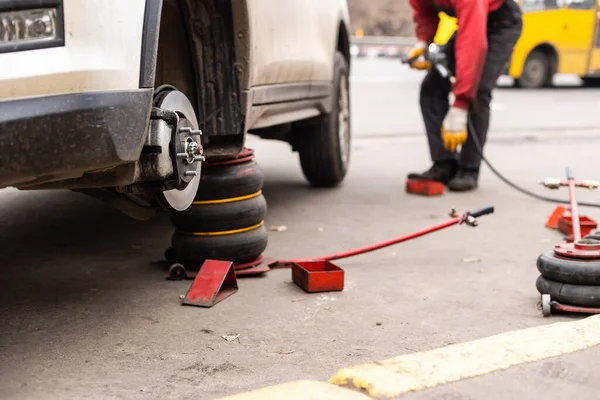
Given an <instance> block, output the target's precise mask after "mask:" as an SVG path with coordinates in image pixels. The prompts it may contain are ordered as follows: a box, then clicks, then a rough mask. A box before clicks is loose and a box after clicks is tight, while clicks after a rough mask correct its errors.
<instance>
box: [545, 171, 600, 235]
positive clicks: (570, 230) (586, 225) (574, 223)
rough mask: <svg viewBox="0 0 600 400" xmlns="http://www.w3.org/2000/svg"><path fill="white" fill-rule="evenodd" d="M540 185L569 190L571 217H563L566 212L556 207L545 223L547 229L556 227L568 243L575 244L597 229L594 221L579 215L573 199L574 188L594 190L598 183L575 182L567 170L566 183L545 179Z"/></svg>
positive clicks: (588, 181)
mask: <svg viewBox="0 0 600 400" xmlns="http://www.w3.org/2000/svg"><path fill="white" fill-rule="evenodd" d="M541 183H542V185H544V186H545V187H546V188H548V189H559V188H560V187H564V186H566V187H568V188H569V203H570V208H569V211H570V213H571V216H570V217H567V216H565V215H564V212H565V211H566V209H565V207H564V206H557V207H556V209H555V210H554V212H553V213H552V215H551V216H550V218H549V219H548V221H547V222H546V226H547V227H549V228H552V229H554V228H556V227H558V229H559V230H560V231H561V232H562V233H564V234H565V235H568V236H569V237H568V241H569V242H576V241H578V240H580V239H581V238H582V236H585V235H587V234H588V233H589V232H590V231H592V230H593V229H595V228H596V227H597V224H596V222H595V221H594V220H592V219H590V218H588V217H586V216H580V215H579V207H578V204H577V200H576V197H575V188H577V187H580V188H587V189H590V190H594V189H597V188H598V185H599V182H598V181H590V180H585V181H582V182H577V181H575V177H574V176H573V172H572V171H571V169H570V168H567V180H566V181H563V180H561V179H545V180H544V181H543V182H541ZM582 228H583V229H582Z"/></svg>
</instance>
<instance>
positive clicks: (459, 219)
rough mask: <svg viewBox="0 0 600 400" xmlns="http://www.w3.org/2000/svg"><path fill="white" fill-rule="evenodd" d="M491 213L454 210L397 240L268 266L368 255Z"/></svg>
mask: <svg viewBox="0 0 600 400" xmlns="http://www.w3.org/2000/svg"><path fill="white" fill-rule="evenodd" d="M493 212H494V207H492V206H489V207H484V208H481V209H478V210H475V211H471V212H469V211H467V212H465V213H464V214H457V213H456V210H455V209H452V211H451V212H450V217H451V219H449V220H448V221H446V222H442V223H440V224H437V225H433V226H430V227H428V228H425V229H421V230H418V231H416V232H413V233H409V234H406V235H402V236H399V237H397V238H393V239H390V240H386V241H383V242H379V243H375V244H373V245H370V246H365V247H360V248H357V249H353V250H349V251H345V252H342V253H334V254H329V255H326V256H320V257H312V258H303V259H296V260H277V261H275V262H273V263H271V264H269V265H270V266H271V267H289V266H291V265H292V264H294V263H296V264H298V263H306V262H316V261H333V260H340V259H342V258H348V257H353V256H356V255H359V254H365V253H369V252H372V251H375V250H379V249H382V248H384V247H388V246H392V245H394V244H398V243H402V242H406V241H408V240H411V239H415V238H418V237H420V236H424V235H427V234H429V233H432V232H436V231H439V230H442V229H445V228H448V227H450V226H453V225H461V224H467V225H470V226H477V218H479V217H482V216H484V215H487V214H492V213H493Z"/></svg>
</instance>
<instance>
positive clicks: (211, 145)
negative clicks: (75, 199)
mask: <svg viewBox="0 0 600 400" xmlns="http://www.w3.org/2000/svg"><path fill="white" fill-rule="evenodd" d="M349 28H350V25H349V17H348V7H347V3H346V1H344V0H327V1H323V0H2V1H0V187H8V186H12V187H16V188H19V189H23V190H37V189H71V190H76V191H80V192H83V193H86V194H89V195H92V196H95V197H98V198H100V199H103V200H106V201H109V202H110V203H111V204H113V205H114V206H115V207H117V208H119V209H121V210H122V211H125V212H127V213H128V214H129V215H131V216H134V217H136V218H137V217H139V218H143V217H144V215H147V214H148V212H149V211H152V210H154V211H155V210H156V209H158V208H161V207H163V208H167V209H170V210H178V211H181V210H185V209H186V208H188V207H189V205H190V204H191V203H192V201H193V199H194V196H195V194H196V191H197V190H198V182H199V175H200V174H201V172H202V171H201V165H202V162H203V161H204V160H205V159H216V158H218V157H224V156H229V157H231V156H235V155H236V154H238V153H239V152H240V151H241V150H242V149H243V147H244V143H245V137H246V134H248V133H251V134H256V135H259V136H261V137H264V138H272V139H277V140H284V141H287V142H289V143H290V144H291V145H292V146H293V149H295V150H297V151H298V153H299V156H300V162H301V165H302V169H303V171H304V174H305V176H306V178H307V180H308V181H309V182H310V183H312V184H313V185H317V186H334V185H337V184H338V183H339V182H341V181H342V180H343V179H344V176H345V174H346V170H347V168H348V161H349V156H350V115H349V114H350V107H349V94H348V89H349V83H348V75H349V68H350V45H349V35H348V32H349Z"/></svg>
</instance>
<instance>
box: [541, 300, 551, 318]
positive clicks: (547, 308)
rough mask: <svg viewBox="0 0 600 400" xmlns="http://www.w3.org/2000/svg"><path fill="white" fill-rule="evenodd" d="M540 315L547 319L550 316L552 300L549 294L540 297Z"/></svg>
mask: <svg viewBox="0 0 600 400" xmlns="http://www.w3.org/2000/svg"><path fill="white" fill-rule="evenodd" d="M542 314H543V315H544V317H549V316H550V314H552V299H551V298H550V295H549V294H543V295H542Z"/></svg>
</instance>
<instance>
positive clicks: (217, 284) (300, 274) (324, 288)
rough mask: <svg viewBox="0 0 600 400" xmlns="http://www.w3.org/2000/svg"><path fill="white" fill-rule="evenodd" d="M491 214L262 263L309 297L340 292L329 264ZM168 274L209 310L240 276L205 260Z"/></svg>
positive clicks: (338, 277)
mask: <svg viewBox="0 0 600 400" xmlns="http://www.w3.org/2000/svg"><path fill="white" fill-rule="evenodd" d="M493 212H494V207H484V208H481V209H479V210H475V211H471V212H465V213H464V214H458V213H457V212H456V210H455V209H454V208H453V209H452V211H451V212H450V217H451V219H449V220H448V221H446V222H442V223H440V224H437V225H433V226H430V227H428V228H425V229H421V230H418V231H416V232H413V233H409V234H406V235H403V236H399V237H397V238H393V239H390V240H386V241H383V242H379V243H376V244H373V245H370V246H366V247H361V248H358V249H353V250H349V251H346V252H342V253H335V254H330V255H326V256H321V257H312V258H305V259H295V260H263V261H262V263H263V264H267V265H268V267H270V268H289V267H291V268H292V280H293V281H294V283H296V284H297V285H298V286H300V287H301V288H302V289H304V290H305V291H306V292H308V293H316V292H330V291H341V290H343V289H344V271H343V270H342V269H341V268H340V267H338V266H337V265H335V264H333V262H332V261H334V260H340V259H343V258H349V257H353V256H356V255H359V254H365V253H368V252H371V251H375V250H379V249H382V248H384V247H388V246H392V245H394V244H397V243H401V242H406V241H408V240H411V239H415V238H418V237H420V236H424V235H427V234H429V233H433V232H436V231H439V230H442V229H445V228H448V227H450V226H453V225H462V224H466V225H469V226H472V227H475V226H478V221H477V218H479V217H482V216H484V215H488V214H492V213H493ZM169 273H170V275H171V278H172V279H180V280H181V279H194V282H193V283H192V286H191V287H190V289H189V291H188V293H187V295H186V296H185V298H184V300H183V304H186V305H194V306H200V307H212V306H214V305H215V304H216V303H218V302H220V301H221V300H223V299H225V298H227V297H229V296H231V295H232V294H234V293H235V292H237V290H238V286H237V279H236V274H239V271H236V266H234V265H233V264H232V263H231V262H228V261H216V260H206V261H205V262H204V264H203V265H202V267H201V268H200V271H199V272H198V273H197V274H195V275H191V274H189V273H188V272H187V271H186V269H185V267H183V266H182V265H180V264H174V265H173V266H172V267H171V270H170V272H169Z"/></svg>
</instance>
